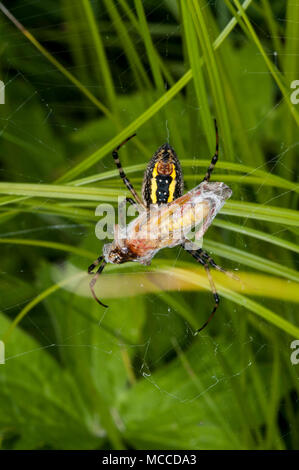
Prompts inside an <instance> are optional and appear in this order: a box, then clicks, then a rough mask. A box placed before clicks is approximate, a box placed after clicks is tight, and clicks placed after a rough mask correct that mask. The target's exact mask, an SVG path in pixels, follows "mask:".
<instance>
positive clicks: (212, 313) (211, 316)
mask: <svg viewBox="0 0 299 470" xmlns="http://www.w3.org/2000/svg"><path fill="white" fill-rule="evenodd" d="M204 268H205V270H206V273H207V276H208V279H209V283H210V287H211V291H212V293H213V297H214V300H215V305H214V308H213V310H212V312H211V313H210V316H209V318H208V319H207V320H206V321H205V323H204V324H203V325H202V326H201V327H200V328H198V329H197V330H195V332H194V336H195V335H198V333H199V332H200V331H202V330H203V329H204V328H205V327H206V326H207V325H208V324H209V323H210V321H211V320H212V318H213V316H214V315H215V313H216V310H217V308H218V307H219V302H220V298H219V295H218V294H217V291H216V287H215V284H214V281H213V278H212V274H211V271H210V268H209V266H208V265H207V264H205V265H204Z"/></svg>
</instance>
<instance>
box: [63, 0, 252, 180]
mask: <svg viewBox="0 0 299 470" xmlns="http://www.w3.org/2000/svg"><path fill="white" fill-rule="evenodd" d="M251 1H252V0H245V2H244V4H243V5H244V9H246V8H247V7H248V6H249V5H250V3H251ZM236 24H237V21H236V19H235V18H232V19H231V21H230V22H229V23H228V25H227V26H226V27H225V28H224V30H223V31H222V32H221V33H220V35H219V36H218V38H217V39H216V40H215V41H214V43H213V47H214V49H215V50H216V49H217V48H218V47H219V46H220V45H221V44H222V42H223V41H224V40H225V39H226V38H227V36H228V35H229V34H230V32H231V31H232V30H233V28H234V27H235V25H236ZM191 79H192V71H191V70H188V71H187V72H186V73H185V74H184V75H183V76H182V77H181V78H180V79H179V80H178V81H177V82H176V83H175V85H173V86H172V87H171V88H170V89H169V90H168V91H167V92H166V93H165V94H164V95H163V96H161V97H160V98H159V99H158V100H157V101H156V102H155V103H154V104H153V105H152V106H150V107H149V108H148V109H147V110H146V111H144V112H143V113H142V114H141V115H140V116H139V117H138V118H137V119H135V120H134V121H133V122H132V123H131V124H129V125H128V126H127V127H126V128H125V129H123V131H121V132H120V133H119V134H118V135H117V136H115V137H114V138H113V139H111V140H110V142H107V144H105V145H104V146H103V147H101V148H100V149H99V150H97V151H96V152H94V153H93V154H92V155H90V156H89V157H87V158H86V159H85V160H83V161H82V162H80V163H79V164H78V165H76V166H75V167H74V168H72V169H71V170H69V171H68V172H66V173H65V174H64V175H63V176H62V177H61V178H59V180H58V181H57V182H65V181H70V180H72V179H73V178H75V177H76V176H78V175H79V174H80V173H82V172H84V171H86V170H87V169H88V168H90V167H91V166H93V165H94V164H95V163H97V162H98V161H99V160H100V159H101V158H103V157H104V156H105V155H106V154H107V153H108V152H111V151H112V150H113V149H114V148H115V147H117V145H119V144H120V143H121V142H123V141H124V140H125V139H126V138H127V137H128V136H129V135H131V134H133V133H134V132H135V131H136V130H137V129H139V127H141V126H142V124H144V123H145V122H147V121H148V120H149V119H150V118H151V117H153V116H154V115H155V114H156V113H157V112H158V111H159V110H160V109H161V108H162V107H163V106H165V105H166V104H167V103H168V102H169V101H170V100H171V99H172V98H173V97H174V96H176V95H177V94H178V93H179V92H180V91H181V90H182V89H183V88H184V87H185V86H186V85H187V83H189V81H190V80H191Z"/></svg>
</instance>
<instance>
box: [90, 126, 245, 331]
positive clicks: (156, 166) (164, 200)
mask: <svg viewBox="0 0 299 470" xmlns="http://www.w3.org/2000/svg"><path fill="white" fill-rule="evenodd" d="M215 133H216V149H215V153H214V155H213V157H212V159H211V163H210V166H209V167H208V169H207V172H206V174H205V177H204V178H203V180H202V182H201V183H200V184H199V185H198V186H196V187H195V188H193V189H192V190H191V191H189V192H187V193H186V194H184V195H183V189H184V182H183V173H182V169H181V165H180V162H179V159H178V157H177V155H176V153H175V151H174V149H173V148H172V147H171V146H170V145H169V144H168V143H166V144H164V145H162V146H161V147H160V148H159V149H158V150H157V151H156V153H155V154H154V155H153V157H152V159H151V160H150V162H149V164H148V166H147V168H146V170H145V173H144V178H143V184H142V199H141V198H140V197H139V195H138V194H137V192H136V191H135V189H134V188H133V186H132V184H131V183H130V181H129V179H128V178H127V176H126V174H125V172H124V170H123V168H122V166H121V163H120V159H119V155H118V151H119V149H120V148H121V147H122V146H123V145H124V144H125V143H126V142H128V141H129V140H130V139H131V138H132V137H134V136H135V135H136V134H133V135H131V136H130V137H128V138H127V139H126V140H125V141H124V142H122V143H121V144H120V145H119V146H118V147H117V148H116V149H115V150H114V151H113V153H112V156H113V158H114V161H115V163H116V166H117V168H118V170H119V175H120V177H121V179H122V180H123V182H124V184H125V185H126V187H127V188H128V190H129V191H130V193H131V195H132V196H133V199H132V198H130V197H127V198H126V199H125V203H126V202H127V203H129V204H132V205H134V206H136V207H138V210H139V215H138V216H137V217H136V218H135V219H134V220H132V221H131V222H130V223H129V224H128V225H127V227H125V234H124V233H123V231H122V230H120V229H119V227H118V225H116V226H115V229H114V240H113V242H112V243H108V244H106V245H104V247H103V253H102V255H101V256H99V257H98V258H97V259H96V260H95V261H94V262H93V264H91V265H90V266H89V268H88V273H89V274H92V275H93V278H92V280H91V282H90V289H91V292H92V295H93V297H94V299H95V300H96V301H97V302H98V303H99V304H100V305H102V306H103V307H107V305H105V304H103V303H102V302H101V301H100V300H99V299H98V298H97V296H96V294H95V291H94V286H95V283H96V281H97V279H98V277H99V275H100V274H101V272H102V271H103V269H104V267H105V266H106V264H107V263H113V264H121V263H126V262H127V261H136V262H139V263H141V264H145V265H149V264H150V263H151V260H152V258H153V257H154V256H155V254H156V253H157V252H158V251H159V250H160V249H161V248H165V247H169V248H171V247H173V246H178V245H181V246H182V247H183V248H184V249H185V250H186V251H187V252H188V253H190V254H191V256H193V258H195V260H196V261H197V262H198V263H200V264H201V265H203V266H204V269H205V271H206V273H207V277H208V280H209V283H210V287H211V291H212V294H213V297H214V301H215V304H214V308H213V310H212V312H211V313H210V315H209V317H208V319H207V320H206V321H205V323H204V324H203V325H202V326H201V328H199V329H197V330H196V331H195V333H194V334H198V333H199V332H200V331H201V330H203V329H204V328H205V327H206V326H207V325H208V323H209V322H210V321H211V319H212V318H213V316H214V315H215V312H216V310H217V308H218V306H219V296H218V294H217V291H216V288H215V284H214V282H213V279H212V275H211V272H210V266H212V267H213V268H214V269H216V270H218V271H221V272H223V273H225V274H226V275H228V276H229V277H232V278H234V279H236V276H234V275H233V274H232V273H230V272H228V271H226V270H225V269H223V268H222V267H220V266H218V265H217V264H216V263H215V261H214V260H213V259H212V258H211V257H210V256H209V254H208V253H207V252H206V251H204V250H203V249H202V248H197V247H195V248H194V247H193V245H191V247H190V243H188V241H189V240H188V239H187V238H186V236H185V233H186V232H188V230H189V229H190V230H191V229H192V228H194V227H195V226H197V225H198V224H201V228H200V229H199V231H198V234H200V237H202V236H203V235H204V233H205V232H206V230H207V229H208V227H209V226H210V225H211V223H212V221H213V219H214V217H215V216H216V214H217V212H218V211H219V210H220V209H221V207H222V206H223V204H224V203H225V201H226V199H228V198H229V197H230V196H231V194H232V190H231V189H230V188H229V187H228V186H226V185H225V184H224V183H221V182H215V183H211V182H210V177H211V174H212V171H213V169H214V167H215V165H216V163H217V160H218V141H219V138H218V129H217V124H216V120H215ZM165 228H167V229H168V230H165ZM182 229H184V234H182ZM148 235H150V236H148ZM98 265H99V267H98V269H97V271H96V272H94V268H95V267H96V266H98Z"/></svg>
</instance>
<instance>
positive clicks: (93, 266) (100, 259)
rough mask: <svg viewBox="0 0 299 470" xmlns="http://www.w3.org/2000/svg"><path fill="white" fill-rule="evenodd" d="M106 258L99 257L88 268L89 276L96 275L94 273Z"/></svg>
mask: <svg viewBox="0 0 299 470" xmlns="http://www.w3.org/2000/svg"><path fill="white" fill-rule="evenodd" d="M103 259H104V256H99V257H98V258H97V259H96V260H95V261H94V262H93V263H92V264H91V265H90V266H89V268H88V274H94V273H93V272H92V271H93V270H94V268H95V267H96V266H98V265H99V264H100V263H101V261H103Z"/></svg>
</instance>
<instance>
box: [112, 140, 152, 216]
mask: <svg viewBox="0 0 299 470" xmlns="http://www.w3.org/2000/svg"><path fill="white" fill-rule="evenodd" d="M135 135H136V134H133V135H131V136H130V137H128V138H127V139H126V140H124V141H123V142H122V143H121V144H120V145H119V146H118V147H116V149H115V150H113V152H112V156H113V158H114V161H115V163H116V166H117V168H118V171H119V176H120V177H121V179H122V180H123V182H124V183H125V185H126V186H127V188H128V190H129V191H130V193H131V194H132V195H133V197H134V199H135V200H136V201H137V202H138V204H140V205H141V206H143V207H144V204H143V202H142V201H141V199H140V197H139V196H138V194H137V193H136V191H135V189H134V188H133V186H132V184H131V183H130V180H129V178H128V177H127V176H126V174H125V172H124V170H123V167H122V166H121V163H120V159H119V156H118V151H119V149H120V148H121V147H122V146H123V145H124V144H125V143H126V142H128V140H130V139H132V137H135Z"/></svg>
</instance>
